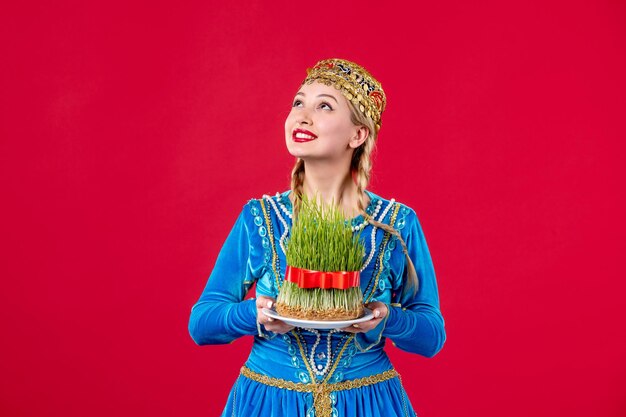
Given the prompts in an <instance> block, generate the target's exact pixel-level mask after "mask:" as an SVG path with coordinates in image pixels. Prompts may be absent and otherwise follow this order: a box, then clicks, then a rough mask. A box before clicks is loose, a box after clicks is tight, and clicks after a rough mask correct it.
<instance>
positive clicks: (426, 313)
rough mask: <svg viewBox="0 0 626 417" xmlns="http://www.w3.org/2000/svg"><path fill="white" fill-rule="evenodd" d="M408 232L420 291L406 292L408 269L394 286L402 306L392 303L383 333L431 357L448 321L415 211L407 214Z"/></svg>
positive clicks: (402, 346) (443, 338)
mask: <svg viewBox="0 0 626 417" xmlns="http://www.w3.org/2000/svg"><path fill="white" fill-rule="evenodd" d="M406 226H407V227H406V229H407V234H406V237H404V239H405V242H406V245H407V248H408V252H409V256H410V257H411V260H412V261H413V264H414V266H415V269H416V271H417V276H418V280H419V290H418V291H417V292H416V293H415V294H413V291H412V290H406V291H403V289H404V285H406V280H407V268H406V266H405V268H404V271H403V273H402V274H401V276H400V277H399V278H401V280H398V281H397V282H396V283H395V285H394V290H395V291H396V292H397V293H398V294H397V299H399V301H400V305H401V307H398V306H393V305H389V306H388V307H389V317H388V319H387V323H386V326H385V329H384V331H383V336H385V337H388V338H390V339H391V340H392V341H393V342H394V344H395V345H396V346H397V347H398V348H400V349H402V350H405V351H407V352H412V353H417V354H420V355H422V356H425V357H428V358H431V357H433V356H435V355H436V354H437V353H438V352H439V351H440V350H441V349H442V348H443V345H444V343H445V341H446V331H445V327H444V326H445V323H444V319H443V316H442V314H441V311H440V309H439V293H438V289H437V280H436V277H435V270H434V267H433V262H432V259H431V256H430V252H429V250H428V245H427V244H426V238H425V237H424V233H423V231H422V228H421V226H420V223H419V220H418V218H417V215H416V214H415V211H413V210H412V209H411V210H410V211H409V213H408V214H407V217H406Z"/></svg>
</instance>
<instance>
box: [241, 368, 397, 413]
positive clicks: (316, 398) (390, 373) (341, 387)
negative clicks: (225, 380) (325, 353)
mask: <svg viewBox="0 0 626 417" xmlns="http://www.w3.org/2000/svg"><path fill="white" fill-rule="evenodd" d="M241 375H243V376H245V377H246V378H249V379H251V380H253V381H256V382H260V383H261V384H265V385H269V386H271V387H277V388H283V389H288V390H291V391H296V392H310V393H312V394H313V406H314V407H315V416H316V417H330V416H331V415H332V405H331V399H330V394H331V393H332V392H333V391H345V390H349V389H354V388H361V387H365V386H368V385H374V384H377V383H379V382H383V381H387V380H390V379H392V378H396V377H399V376H400V374H398V372H397V371H396V370H395V369H389V370H387V371H385V372H381V373H380V374H375V375H370V376H366V377H363V378H357V379H352V380H349V381H342V382H336V383H333V384H329V383H327V382H326V381H324V382H322V383H320V384H318V383H315V382H313V383H310V384H303V383H301V382H292V381H287V380H285V379H280V378H272V377H270V376H267V375H262V374H259V373H257V372H254V371H253V370H251V369H250V368H248V367H247V366H243V367H242V368H241Z"/></svg>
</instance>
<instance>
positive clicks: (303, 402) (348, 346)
mask: <svg viewBox="0 0 626 417" xmlns="http://www.w3.org/2000/svg"><path fill="white" fill-rule="evenodd" d="M289 193H290V191H286V192H284V193H282V194H277V195H276V196H273V197H267V196H266V197H264V198H263V199H258V200H257V199H254V200H250V201H249V202H248V203H247V204H246V205H245V206H244V208H243V210H242V211H241V213H240V214H239V217H238V218H237V220H236V222H235V225H234V226H233V229H232V230H231V232H230V234H229V235H228V237H227V239H226V242H225V243H224V246H223V247H222V250H221V251H220V254H219V255H218V258H217V260H216V264H215V267H214V269H213V271H212V273H211V275H210V276H209V279H208V282H207V284H206V286H205V288H204V290H203V292H202V294H201V296H200V298H199V299H198V301H197V302H196V303H195V305H194V306H193V307H192V309H191V315H190V318H189V333H190V335H191V337H192V338H193V340H194V341H195V342H196V343H197V344H198V345H210V344H223V343H230V342H232V341H233V340H235V339H237V338H239V337H241V336H245V335H253V336H254V343H253V346H252V350H251V352H250V356H249V357H248V360H247V361H246V363H245V365H246V366H247V367H248V368H250V369H251V370H253V371H255V372H257V373H260V374H263V375H267V376H270V377H273V378H281V379H284V380H287V381H293V382H302V383H310V382H312V381H313V380H314V379H315V380H317V381H321V380H322V379H323V378H324V377H325V376H327V374H325V375H323V376H321V375H314V374H313V373H311V372H309V371H307V367H306V366H305V362H306V361H308V362H309V364H311V366H312V367H313V368H314V369H317V370H319V371H320V372H322V371H323V370H324V368H325V367H327V365H328V368H331V367H332V365H333V364H334V363H335V362H337V361H339V364H338V366H337V367H336V369H335V370H334V372H333V373H332V375H331V377H330V380H329V382H331V383H334V382H341V381H346V380H351V379H356V378H361V377H365V376H369V375H373V374H377V373H380V372H383V371H386V370H388V369H391V368H393V366H392V364H391V362H390V361H389V358H388V356H387V354H386V352H385V351H384V349H383V348H384V346H385V343H386V340H387V339H390V340H391V341H392V342H393V343H394V344H395V345H396V346H397V347H398V348H400V349H402V350H405V351H407V352H412V353H416V354H419V355H422V356H425V357H429V358H430V357H433V356H434V355H436V354H437V353H438V352H439V351H440V350H441V349H442V347H443V345H444V343H445V340H446V333H445V327H444V319H443V317H442V314H441V311H440V307H439V294H438V289H437V281H436V278H435V271H434V268H433V264H432V260H431V256H430V252H429V250H428V246H427V244H426V239H425V237H424V233H423V231H422V228H421V225H420V222H419V220H418V218H417V215H416V214H415V211H414V210H413V209H411V208H409V207H407V206H406V205H404V204H401V203H397V202H393V201H389V200H386V199H383V198H381V197H379V196H377V195H375V194H374V193H371V192H369V191H368V192H367V193H368V195H369V196H370V199H371V201H370V204H369V206H368V207H367V210H366V211H367V212H368V214H370V215H373V214H375V215H376V216H375V219H376V220H378V221H381V222H383V223H386V224H390V222H391V220H392V215H393V213H396V218H395V221H394V222H393V224H392V225H393V227H394V228H395V229H396V230H398V231H399V232H400V234H401V235H402V238H403V239H404V241H405V242H406V244H407V247H408V252H409V256H410V257H411V259H412V261H413V264H414V266H415V268H416V271H417V275H418V278H419V290H418V291H417V292H416V293H413V292H412V291H405V280H406V274H407V267H406V259H405V255H404V253H403V250H402V246H401V244H400V242H399V241H398V239H397V238H396V237H394V236H392V235H390V234H388V233H385V232H384V231H383V230H381V229H379V228H374V227H373V226H372V225H370V224H368V225H367V226H366V227H365V228H364V229H363V231H362V234H361V239H362V241H363V243H364V245H365V250H366V258H368V256H369V255H370V253H371V250H372V247H371V237H372V233H374V238H375V244H374V253H373V256H372V257H371V261H370V262H369V263H368V265H367V266H366V268H365V269H364V270H363V271H362V273H361V287H362V290H363V293H364V296H365V298H366V299H369V300H370V301H381V302H383V303H385V304H387V306H388V308H389V315H388V316H387V318H386V319H385V320H383V321H382V322H381V323H380V325H379V326H378V327H376V328H375V329H373V330H371V331H370V332H368V333H359V334H357V336H356V337H354V338H350V337H349V336H350V334H349V333H346V332H336V333H330V334H329V331H327V330H320V331H317V333H315V332H313V331H311V330H305V329H300V328H296V329H294V331H292V332H290V333H287V334H284V335H279V334H275V333H272V332H268V331H266V330H265V329H264V328H263V326H261V327H260V329H261V334H259V333H258V329H257V324H256V314H257V312H256V305H255V300H244V297H245V295H246V293H247V292H248V290H249V289H250V287H251V286H252V284H253V283H255V282H256V285H257V286H256V292H257V294H258V295H266V296H270V297H276V296H277V294H278V291H279V289H280V286H281V285H282V280H283V278H284V273H285V267H286V262H285V254H284V252H283V248H282V246H283V245H281V238H282V239H284V238H285V237H288V235H289V229H290V227H291V219H290V218H289V217H288V213H291V210H292V207H291V203H290V201H289V198H288V195H289ZM377 207H379V209H378V211H377V210H376V208H377ZM363 220H364V219H363V216H358V217H356V218H354V219H352V225H358V224H361V223H362V222H363ZM283 243H284V241H283ZM298 341H300V346H301V347H300V346H299V344H298ZM328 341H330V346H328ZM348 341H349V343H348ZM316 342H317V347H316V350H315V352H314V353H315V354H314V355H312V356H313V358H312V359H311V350H312V348H313V347H314V345H315V344H316ZM303 351H304V352H303ZM328 352H330V363H329V356H328ZM303 353H304V354H303ZM340 353H341V356H340V357H339V358H338V356H339V354H340ZM233 407H234V409H235V410H234V411H235V412H234V415H242V416H246V417H253V416H257V415H258V416H261V415H262V416H274V415H276V416H278V415H281V416H282V415H289V416H308V417H311V416H313V415H314V407H313V406H312V395H311V394H309V393H300V392H295V391H290V390H286V389H281V388H277V387H271V386H268V385H265V384H261V383H258V382H256V381H253V380H250V379H248V378H246V377H244V376H240V377H239V378H238V380H237V381H236V383H235V384H234V385H233V388H232V390H231V392H230V396H229V398H228V401H227V403H226V406H225V409H224V413H223V415H224V416H231V415H233ZM407 413H408V415H411V416H413V415H415V411H414V410H413V407H412V405H411V403H410V401H409V400H408V398H407V397H406V393H405V392H404V389H403V388H402V385H401V383H400V381H399V380H398V378H394V379H391V380H388V381H384V382H380V383H377V384H374V385H370V386H365V387H361V388H357V389H352V390H346V391H336V392H335V393H333V415H336V416H364V417H373V416H382V415H385V416H404V415H406V414H407Z"/></svg>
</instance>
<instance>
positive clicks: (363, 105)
mask: <svg viewBox="0 0 626 417" xmlns="http://www.w3.org/2000/svg"><path fill="white" fill-rule="evenodd" d="M306 72H307V77H306V78H305V79H304V81H303V82H302V84H305V83H306V84H311V83H312V82H313V81H319V82H321V83H323V84H326V85H332V86H334V87H335V88H336V89H337V90H339V91H341V93H342V94H343V95H344V96H345V97H346V98H347V99H348V100H349V101H351V102H352V103H353V104H354V105H355V106H356V107H357V108H358V109H359V110H360V111H361V113H363V114H364V115H365V116H367V117H369V118H370V119H372V120H373V121H374V124H375V125H376V131H377V132H378V130H379V129H380V116H381V114H382V112H383V110H385V105H386V104H387V99H386V97H385V92H384V91H383V88H382V86H381V85H380V83H379V82H378V81H376V79H375V78H374V77H372V75H371V74H370V73H369V72H367V71H366V70H365V68H363V67H361V66H360V65H358V64H355V63H354V62H350V61H346V60H345V59H337V58H333V59H324V60H322V61H319V62H318V63H317V64H315V66H314V67H313V68H307V70H306Z"/></svg>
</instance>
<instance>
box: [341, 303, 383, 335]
mask: <svg viewBox="0 0 626 417" xmlns="http://www.w3.org/2000/svg"><path fill="white" fill-rule="evenodd" d="M365 307H367V308H369V309H370V310H372V313H374V318H372V319H371V320H368V321H364V322H361V323H356V324H353V325H352V326H350V327H344V328H342V329H341V330H343V331H344V332H349V333H367V332H369V331H370V330H372V329H373V328H374V327H376V326H378V325H379V324H380V322H381V321H382V320H384V318H385V317H387V314H389V310H388V309H387V305H386V304H385V303H381V302H380V301H374V302H371V303H369V304H365Z"/></svg>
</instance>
